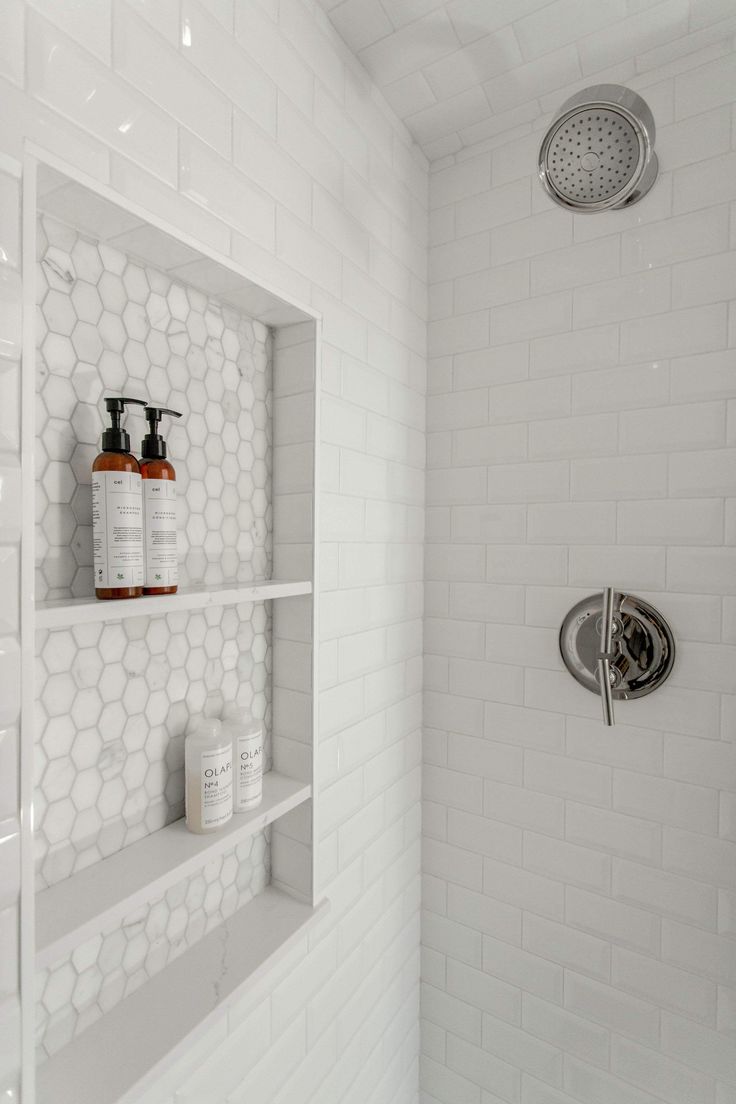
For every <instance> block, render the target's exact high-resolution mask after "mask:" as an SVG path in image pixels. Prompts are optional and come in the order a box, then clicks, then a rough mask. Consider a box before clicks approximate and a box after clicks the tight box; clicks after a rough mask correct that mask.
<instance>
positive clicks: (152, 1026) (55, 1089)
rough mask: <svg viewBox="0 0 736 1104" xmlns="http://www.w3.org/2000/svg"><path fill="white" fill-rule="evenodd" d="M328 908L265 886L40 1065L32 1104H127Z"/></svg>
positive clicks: (324, 902)
mask: <svg viewBox="0 0 736 1104" xmlns="http://www.w3.org/2000/svg"><path fill="white" fill-rule="evenodd" d="M328 909H329V902H328V901H326V900H325V901H323V902H321V903H320V904H319V905H318V906H317V907H316V908H312V907H311V906H310V905H307V904H304V903H303V902H301V901H298V900H296V899H295V898H293V897H290V896H288V895H287V894H286V893H283V892H282V891H281V890H278V889H274V888H273V887H270V886H269V887H268V888H267V889H265V890H264V892H263V893H261V894H259V896H258V897H255V898H254V899H253V900H252V901H250V902H249V903H248V904H247V905H245V907H244V908H242V909H241V910H240V911H239V912H237V913H236V914H235V915H234V916H232V917H231V918H230V919H229V920H227V921H226V922H225V923H224V924H221V925H220V926H219V927H218V928H215V930H214V931H212V932H210V934H209V935H207V936H205V938H204V939H202V940H201V941H200V942H199V943H197V944H196V945H195V946H194V947H192V948H191V949H190V950H188V951H186V952H185V954H183V955H181V957H179V958H177V959H176V960H175V961H174V962H172V963H171V965H170V966H167V967H166V969H165V970H162V971H161V973H159V974H156V976H155V977H153V978H151V980H150V981H148V982H147V983H146V984H145V985H143V986H142V987H141V988H140V989H138V990H136V992H135V993H132V994H131V996H129V997H127V998H126V999H125V1000H124V1001H122V1002H121V1003H120V1004H118V1005H116V1006H115V1007H114V1008H113V1009H111V1011H110V1012H108V1013H107V1014H106V1015H105V1016H103V1017H102V1019H101V1020H98V1021H97V1022H96V1023H94V1024H92V1026H91V1027H89V1028H87V1030H86V1031H85V1032H84V1033H83V1034H82V1035H80V1036H78V1038H76V1039H74V1040H73V1041H72V1042H71V1043H69V1044H68V1045H67V1046H66V1047H64V1049H63V1050H60V1051H59V1052H58V1054H55V1055H54V1056H53V1057H52V1058H50V1059H49V1060H48V1061H46V1062H44V1063H43V1065H41V1066H40V1067H39V1069H38V1073H37V1101H38V1104H81V1102H82V1101H90V1102H92V1101H94V1104H128V1102H131V1104H132V1101H133V1100H134V1098H135V1096H137V1095H138V1093H139V1092H140V1091H142V1089H143V1088H144V1087H145V1085H146V1084H147V1083H148V1082H149V1081H150V1080H152V1079H153V1078H154V1077H155V1076H156V1075H157V1073H162V1072H163V1071H164V1069H165V1068H166V1066H168V1065H169V1064H170V1063H171V1062H173V1061H174V1060H175V1059H176V1058H177V1056H178V1055H179V1054H181V1053H183V1052H184V1050H185V1048H186V1047H187V1045H188V1044H190V1043H191V1042H192V1041H193V1040H194V1037H195V1035H196V1034H198V1033H199V1031H201V1030H204V1029H205V1028H206V1027H207V1026H209V1024H210V1023H211V1022H212V1021H213V1020H214V1018H215V1017H216V1016H218V1015H221V1014H222V1013H223V1012H224V1011H225V1010H226V1009H227V1008H228V1007H229V1005H231V1004H232V1003H233V1002H234V1001H235V1000H237V999H239V998H240V997H241V996H243V995H244V993H245V992H246V991H247V988H248V987H249V986H252V985H254V984H255V983H256V982H257V981H259V980H260V978H261V977H263V975H264V974H265V973H266V972H267V970H268V969H269V968H270V967H271V966H272V965H274V964H275V963H276V961H277V960H278V957H279V956H280V955H281V954H283V953H285V952H286V951H287V950H288V949H289V947H291V946H293V945H294V943H296V941H297V940H299V939H300V938H301V937H302V936H303V935H304V934H305V933H306V932H307V931H308V929H309V928H310V927H311V926H312V925H313V924H314V923H315V922H316V921H317V920H318V919H320V918H321V917H322V916H323V915H324V914H325V913H326V912H327V910H328Z"/></svg>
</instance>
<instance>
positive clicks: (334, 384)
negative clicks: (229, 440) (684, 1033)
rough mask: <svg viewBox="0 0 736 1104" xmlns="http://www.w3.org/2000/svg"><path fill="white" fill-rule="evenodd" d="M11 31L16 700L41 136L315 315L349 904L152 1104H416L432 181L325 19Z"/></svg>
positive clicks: (6, 652) (99, 6)
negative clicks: (28, 144) (256, 1103)
mask: <svg viewBox="0 0 736 1104" xmlns="http://www.w3.org/2000/svg"><path fill="white" fill-rule="evenodd" d="M0 23H1V24H2V34H0V87H1V88H2V93H3V97H4V100H3V103H4V110H3V112H2V118H0V154H1V155H2V164H1V165H0V198H1V199H2V203H0V248H1V249H2V253H0V260H2V262H3V264H2V268H1V269H0V275H2V279H3V305H2V311H0V326H1V327H2V329H1V330H0V393H1V395H2V403H0V407H1V408H2V410H1V413H0V450H1V451H0V529H1V531H2V542H3V543H2V555H1V556H0V559H1V560H2V564H3V568H2V580H3V594H4V595H5V596H6V597H7V598H9V600H8V601H7V603H5V604H4V605H3V611H2V625H1V626H0V633H3V634H5V635H3V636H0V681H1V682H2V685H3V687H11V688H14V687H17V686H18V683H19V677H18V671H19V651H18V637H17V633H18V616H17V607H18V599H17V595H18V590H19V578H18V557H17V551H18V541H19V537H20V510H21V497H20V482H19V454H18V447H19V440H18V425H19V410H18V402H19V400H18V380H19V367H18V358H19V345H18V342H19V328H18V324H19V319H20V312H19V307H20V297H19V292H20V281H19V278H18V271H17V268H18V263H19V244H18V243H19V225H20V218H19V215H20V188H19V179H18V176H19V174H20V167H21V160H22V154H23V149H24V143H25V140H26V138H28V139H30V140H31V141H33V142H35V143H36V144H37V145H38V146H40V147H42V148H45V149H47V150H49V151H50V152H52V153H55V154H57V155H58V156H59V157H61V158H62V159H64V160H65V161H67V162H70V163H71V164H72V165H73V166H75V167H76V168H77V169H78V170H80V171H82V172H85V173H88V174H90V175H91V176H92V177H93V178H94V179H96V180H99V181H100V182H102V183H105V184H109V185H111V186H112V187H113V188H114V189H116V190H117V191H118V192H119V193H120V194H121V195H122V196H123V197H124V198H125V199H127V200H130V201H131V202H134V203H138V204H140V205H141V206H143V207H144V208H147V209H149V210H150V211H152V212H153V213H154V214H156V215H158V216H159V217H161V218H163V219H166V220H168V221H170V222H171V223H173V224H174V225H175V226H178V227H180V228H181V230H182V231H184V232H187V233H191V234H192V235H194V236H195V237H197V238H199V239H201V240H202V241H203V242H205V243H206V244H208V245H209V246H211V247H212V248H213V249H215V250H218V251H220V252H222V253H225V254H227V255H230V256H232V258H233V260H234V261H236V262H237V263H239V264H241V265H243V266H244V267H245V268H247V269H248V270H249V271H252V272H254V273H256V274H257V275H259V276H260V278H261V279H262V280H263V281H264V282H269V283H271V284H272V285H273V286H275V287H277V288H279V289H282V290H283V291H284V292H285V293H287V294H289V295H291V296H293V297H295V298H297V299H300V300H302V301H304V302H307V303H310V304H311V305H312V306H313V307H314V308H315V309H317V310H319V311H321V312H322V314H323V318H324V324H323V339H324V344H323V353H322V365H321V387H322V391H323V395H324V396H325V417H324V421H323V425H322V441H321V459H322V475H321V487H320V502H321V506H322V508H323V510H324V515H325V526H324V537H323V545H322V550H321V551H322V555H321V573H322V577H321V586H322V599H321V608H320V615H321V635H322V667H321V671H322V692H323V698H322V702H323V707H322V713H321V721H320V730H319V742H320V753H319V761H320V777H319V781H318V784H319V787H320V791H321V800H322V801H324V803H325V808H326V810H327V809H330V808H331V809H332V813H331V815H329V816H328V815H326V816H325V819H324V820H323V821H321V826H320V837H319V839H318V840H317V841H316V843H317V846H318V848H319V868H320V872H321V882H320V886H319V891H320V892H321V893H324V894H325V895H327V896H329V898H330V899H331V902H332V908H331V911H330V914H329V916H328V918H327V919H326V920H324V921H323V922H322V924H321V925H320V927H319V929H318V930H315V931H314V932H313V933H312V934H311V935H310V936H309V938H308V939H306V938H305V939H304V940H302V941H301V942H300V943H299V945H298V946H297V947H295V948H294V949H293V950H292V951H291V952H290V953H289V954H288V955H287V956H284V958H283V960H281V961H280V962H279V963H278V965H277V966H276V967H275V968H274V970H273V971H272V972H270V973H269V975H268V977H267V978H265V979H264V980H263V982H262V983H261V984H260V985H259V986H258V987H257V989H255V990H254V991H252V992H251V993H250V994H249V995H248V996H247V997H246V998H244V999H243V1001H241V1004H240V1005H239V1006H236V1007H234V1008H232V1009H231V1010H230V1012H229V1014H228V1016H227V1018H223V1019H221V1020H220V1021H219V1022H217V1023H216V1024H214V1025H213V1026H212V1028H211V1029H210V1030H209V1031H208V1032H207V1034H206V1036H205V1037H204V1038H203V1039H202V1040H201V1041H198V1043H197V1045H196V1046H194V1047H193V1048H192V1049H191V1051H190V1053H189V1054H188V1055H187V1056H186V1057H185V1058H183V1059H182V1060H181V1061H180V1062H178V1063H176V1064H175V1065H174V1067H173V1068H171V1069H170V1070H168V1071H167V1072H166V1073H165V1074H162V1076H161V1077H160V1078H159V1079H158V1080H157V1081H156V1082H155V1083H154V1084H153V1085H152V1086H151V1087H150V1089H147V1090H146V1091H145V1092H144V1093H142V1094H141V1096H140V1104H154V1102H155V1104H174V1102H176V1104H182V1102H184V1101H191V1102H195V1101H202V1100H203V1099H206V1100H207V1104H224V1102H225V1101H227V1102H229V1104H234V1102H235V1101H240V1100H249V1101H252V1100H260V1101H266V1100H268V1101H271V1102H273V1104H289V1102H290V1104H308V1102H309V1101H315V1102H316V1101H319V1102H320V1104H338V1102H343V1101H345V1100H348V1099H349V1100H350V1101H351V1102H353V1104H362V1102H365V1104H415V1102H416V1100H417V1080H418V1074H417V1061H418V1053H419V1038H418V1000H419V988H418V979H419V950H418V947H419V904H420V902H419V887H420V878H419V871H420V830H421V823H420V815H419V812H420V807H419V796H420V795H419V778H420V766H421V763H420V761H421V739H420V726H421V682H422V638H421V618H422V603H423V589H422V577H423V565H422V541H423V520H424V518H423V515H424V510H423V505H424V417H425V389H426V382H425V381H426V347H425V346H426V250H427V207H428V197H427V191H428V188H427V166H426V161H425V159H424V157H423V155H422V154H420V153H419V152H418V151H417V150H416V148H415V147H413V145H412V142H411V139H410V138H409V136H408V134H407V132H406V131H405V129H404V128H403V126H402V125H400V124H399V123H397V121H396V119H395V117H394V116H393V114H392V113H391V111H390V110H389V109H388V108H387V106H386V104H385V102H384V101H383V100H382V98H381V96H380V95H379V94H378V93H377V92H376V91H375V89H374V88H373V86H372V85H371V83H370V81H369V79H368V78H367V76H366V74H365V72H364V71H363V70H362V69H361V67H360V66H359V65H358V64H357V63H356V61H355V59H354V57H353V56H352V55H351V54H350V53H349V51H348V50H347V48H346V47H345V46H344V44H343V43H342V42H341V40H340V39H339V38H338V36H337V34H336V32H335V30H334V28H333V27H332V26H331V25H330V24H329V22H328V21H327V19H326V17H325V16H324V14H323V13H322V12H321V10H320V9H319V8H318V6H317V5H316V4H315V3H314V2H313V0H281V2H280V3H279V4H276V3H274V2H272V0H237V2H232V0H225V2H224V3H217V2H211V0H202V2H201V3H200V2H197V0H186V2H184V3H182V4H179V3H170V2H169V0H165V2H158V0H157V2H156V3H150V2H147V0H119V2H118V0H115V2H113V0H87V2H85V3H79V4H76V3H75V4H63V5H57V4H54V3H48V2H45V0H28V2H27V3H24V2H23V0H11V2H10V3H8V4H7V5H4V6H3V13H2V16H0ZM24 59H25V62H24ZM13 296H15V298H13ZM298 390H300V388H297V391H298ZM302 406H303V403H302ZM294 424H295V426H296V425H297V419H295V420H294ZM301 439H302V438H301V437H299V436H298V434H297V437H296V439H295V447H294V450H293V455H292V457H291V459H292V464H291V466H290V468H289V470H288V472H287V452H286V449H287V447H288V444H289V443H288V442H284V445H283V449H284V451H283V453H282V455H281V457H280V470H281V472H282V474H283V475H284V478H285V479H286V483H285V485H286V486H288V487H289V488H294V487H296V489H297V491H298V490H301V489H302V488H301V486H300V484H299V476H300V474H301V472H302V471H303V460H302V459H300V454H299V449H298V444H299V440H301ZM6 578H7V580H8V586H7V587H5V585H4V583H5V580H6ZM18 708H19V702H18V700H17V694H16V692H11V693H9V694H4V695H3V700H2V701H1V702H0V726H1V731H0V762H1V764H2V768H3V769H2V771H0V776H1V777H2V779H3V783H2V786H1V787H0V866H1V867H2V869H1V870H0V875H2V877H0V883H1V884H2V899H1V900H0V909H2V910H7V911H3V912H2V913H0V920H1V923H0V938H2V940H3V948H2V949H3V954H2V961H3V970H2V971H1V972H0V986H2V988H1V990H0V1001H1V1003H0V1036H1V1037H2V1040H3V1045H2V1047H1V1048H0V1090H2V1091H3V1092H5V1091H6V1090H7V1091H8V1093H13V1092H15V1091H16V1089H17V1080H18V1054H19V1043H18V1034H19V1020H18V996H17V991H16V989H17V984H16V983H17V940H16V930H17V916H16V907H17V889H18V869H19V860H18V822H17V770H16V761H17V734H16V733H17V717H18ZM6 952H7V953H6ZM203 1086H204V1088H203Z"/></svg>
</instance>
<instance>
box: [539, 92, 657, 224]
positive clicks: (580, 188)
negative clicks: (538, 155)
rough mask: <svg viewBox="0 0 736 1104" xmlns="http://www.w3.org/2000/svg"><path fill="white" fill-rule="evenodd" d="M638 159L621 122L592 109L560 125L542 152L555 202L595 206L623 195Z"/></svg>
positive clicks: (616, 115)
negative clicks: (564, 201) (565, 201)
mask: <svg viewBox="0 0 736 1104" xmlns="http://www.w3.org/2000/svg"><path fill="white" fill-rule="evenodd" d="M642 159H643V150H642V142H641V139H640V136H639V134H638V133H637V131H636V130H635V128H634V126H633V124H632V123H631V122H630V121H629V120H628V119H627V118H626V116H625V115H622V114H621V112H620V111H615V110H613V109H611V108H607V107H593V108H588V109H587V110H579V111H575V112H574V113H573V114H572V115H569V116H568V117H567V118H563V119H562V121H561V122H560V123H559V125H558V126H557V127H556V129H555V130H554V132H553V134H552V137H551V139H550V142H549V144H548V146H547V151H546V169H547V176H548V178H549V182H550V184H551V185H552V187H553V188H554V189H555V191H556V192H557V194H558V195H559V196H560V197H561V198H563V199H566V200H568V201H569V202H571V203H574V204H576V205H577V204H599V203H607V202H609V201H611V200H614V199H616V198H617V197H619V196H620V195H621V193H622V192H625V190H626V188H627V187H628V185H629V184H630V183H631V181H632V180H634V179H635V178H636V176H637V174H638V172H639V169H640V166H641V162H642Z"/></svg>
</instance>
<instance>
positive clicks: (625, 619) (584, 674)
mask: <svg viewBox="0 0 736 1104" xmlns="http://www.w3.org/2000/svg"><path fill="white" fill-rule="evenodd" d="M602 608H603V600H602V595H601V594H600V593H599V594H591V595H590V597H588V598H583V599H582V601H580V602H578V603H577V605H575V606H573V608H572V609H571V610H570V612H569V613H568V614H567V616H566V617H565V620H564V621H563V622H562V627H561V628H560V652H561V653H562V658H563V660H564V662H565V666H566V667H567V669H568V671H569V672H570V674H571V675H572V676H573V678H575V679H577V681H578V682H579V683H580V684H581V686H584V687H585V688H586V690H590V691H591V692H592V693H594V694H600V685H599V682H598V655H599V652H600V638H601V613H602ZM612 651H613V658H612V660H611V685H612V688H613V697H614V698H616V699H619V700H622V699H624V700H625V699H627V698H641V697H643V696H644V695H645V694H651V692H652V690H656V689H657V687H658V686H661V685H662V683H663V682H664V681H665V679H666V678H667V676H668V675H669V674H670V671H671V670H672V666H673V664H674V662H675V640H674V637H673V635H672V630H671V628H670V627H669V625H668V624H667V622H666V621H665V619H664V617H663V616H662V614H661V613H660V612H659V610H657V609H655V608H654V606H650V604H649V603H648V602H645V601H644V600H643V599H642V598H637V597H635V596H634V595H633V594H623V593H621V592H619V591H617V592H616V593H615V595H614V603H613V635H612Z"/></svg>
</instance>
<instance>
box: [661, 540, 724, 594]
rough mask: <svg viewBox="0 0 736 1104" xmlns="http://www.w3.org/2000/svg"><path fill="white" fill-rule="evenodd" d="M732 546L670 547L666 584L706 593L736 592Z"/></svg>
mask: <svg viewBox="0 0 736 1104" xmlns="http://www.w3.org/2000/svg"><path fill="white" fill-rule="evenodd" d="M735 573H736V550H734V549H731V548H697V549H696V548H670V549H669V551H668V553H667V586H668V587H670V588H671V589H672V590H683V591H688V592H695V593H697V592H698V591H703V592H705V593H706V594H736V574H735Z"/></svg>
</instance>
